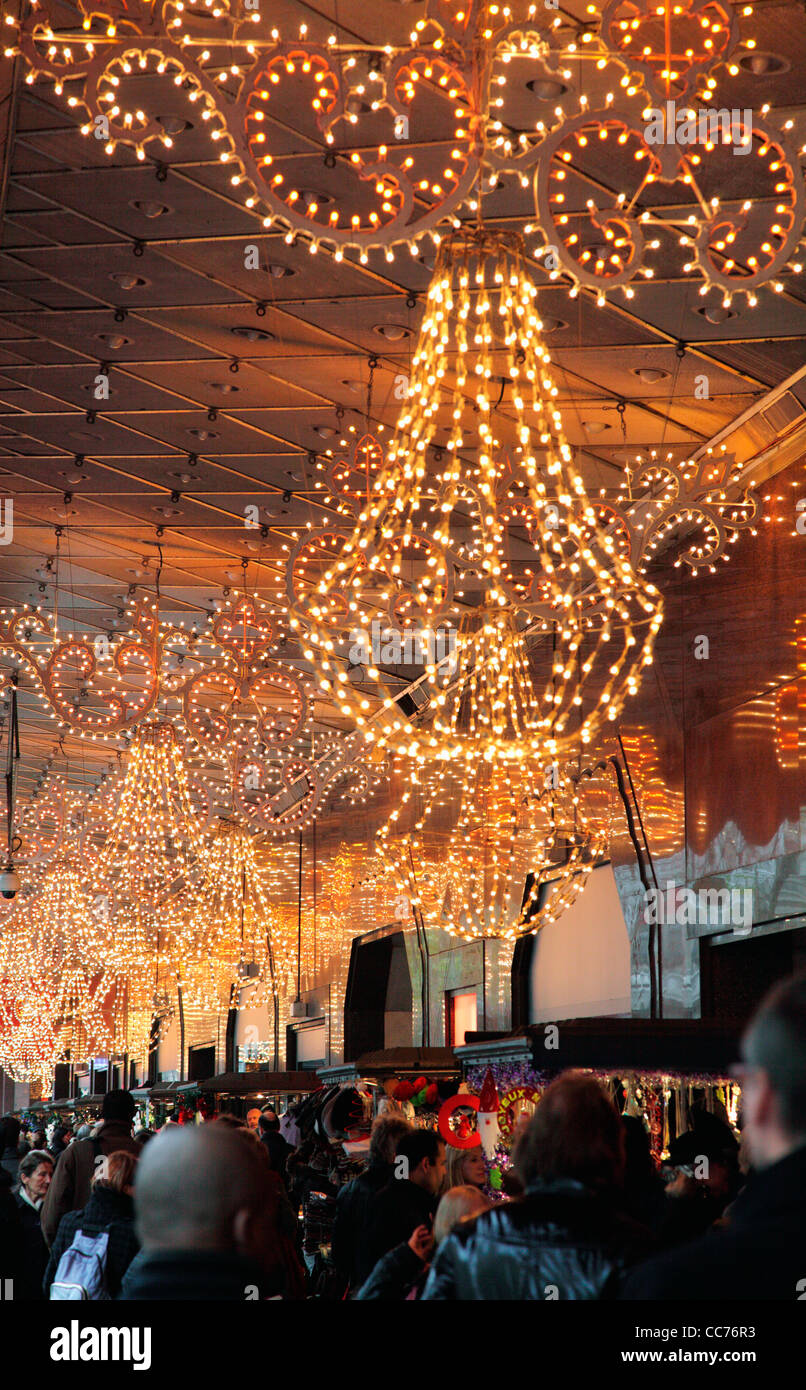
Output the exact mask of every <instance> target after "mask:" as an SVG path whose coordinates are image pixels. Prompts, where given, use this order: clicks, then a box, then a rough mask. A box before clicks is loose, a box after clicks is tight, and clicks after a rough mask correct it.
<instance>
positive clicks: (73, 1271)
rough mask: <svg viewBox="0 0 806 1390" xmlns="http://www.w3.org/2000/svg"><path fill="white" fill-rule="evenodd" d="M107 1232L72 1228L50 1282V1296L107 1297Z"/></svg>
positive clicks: (63, 1297)
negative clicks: (90, 1231) (73, 1229)
mask: <svg viewBox="0 0 806 1390" xmlns="http://www.w3.org/2000/svg"><path fill="white" fill-rule="evenodd" d="M108 1245H109V1232H108V1231H101V1232H100V1234H99V1235H85V1233H84V1232H83V1231H76V1234H75V1235H74V1236H73V1243H72V1245H70V1247H69V1249H67V1250H65V1252H64V1254H63V1255H62V1257H61V1259H60V1260H59V1267H58V1269H57V1270H56V1277H55V1279H54V1280H53V1283H52V1284H51V1286H50V1297H51V1299H61V1300H65V1299H96V1300H97V1299H108V1298H109V1294H108V1292H107V1289H106V1256H107V1247H108Z"/></svg>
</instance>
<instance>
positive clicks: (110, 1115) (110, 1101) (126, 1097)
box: [101, 1091, 137, 1124]
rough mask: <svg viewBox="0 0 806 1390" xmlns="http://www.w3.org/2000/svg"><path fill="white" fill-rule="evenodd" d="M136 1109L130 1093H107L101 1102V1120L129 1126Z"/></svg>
mask: <svg viewBox="0 0 806 1390" xmlns="http://www.w3.org/2000/svg"><path fill="white" fill-rule="evenodd" d="M136 1109H137V1106H136V1105H135V1103H134V1096H133V1095H132V1094H131V1091H107V1093H106V1095H105V1096H104V1098H103V1101H102V1102H101V1119H103V1120H121V1121H122V1122H123V1123H126V1122H128V1123H129V1124H131V1122H132V1120H133V1119H134V1112H135V1110H136Z"/></svg>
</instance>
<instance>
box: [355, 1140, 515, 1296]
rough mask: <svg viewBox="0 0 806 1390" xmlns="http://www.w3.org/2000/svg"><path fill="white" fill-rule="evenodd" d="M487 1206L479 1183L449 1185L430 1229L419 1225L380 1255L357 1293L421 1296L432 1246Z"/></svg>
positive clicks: (486, 1208)
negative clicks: (402, 1241) (401, 1241)
mask: <svg viewBox="0 0 806 1390" xmlns="http://www.w3.org/2000/svg"><path fill="white" fill-rule="evenodd" d="M456 1152H461V1150H456ZM448 1157H449V1158H450V1153H449V1155H448ZM489 1206H490V1203H489V1202H488V1201H487V1198H486V1197H485V1196H484V1195H483V1193H482V1192H480V1191H479V1189H478V1187H475V1186H470V1185H466V1186H456V1187H451V1188H450V1189H449V1190H448V1191H447V1192H446V1193H445V1194H444V1195H443V1197H442V1198H441V1199H440V1203H439V1206H438V1207H437V1214H436V1216H435V1217H434V1230H433V1233H432V1232H431V1231H429V1229H428V1227H427V1226H418V1227H417V1229H416V1231H414V1233H413V1234H412V1235H411V1237H410V1238H409V1240H407V1241H405V1242H404V1243H403V1244H401V1245H396V1246H395V1248H394V1250H389V1251H388V1252H387V1254H386V1255H382V1256H381V1258H380V1260H379V1261H378V1263H377V1264H376V1266H375V1268H374V1269H373V1271H372V1273H371V1274H370V1276H369V1278H368V1279H367V1281H366V1283H365V1284H364V1285H363V1287H362V1288H361V1289H360V1290H359V1292H358V1293H357V1295H356V1297H357V1298H358V1299H360V1300H361V1301H362V1302H365V1301H367V1300H368V1299H399V1300H400V1299H414V1298H420V1297H421V1295H422V1290H423V1286H424V1284H425V1280H426V1276H427V1274H428V1270H429V1263H428V1262H429V1260H430V1259H431V1256H432V1254H433V1252H434V1250H438V1249H439V1247H440V1245H441V1244H442V1242H443V1240H445V1238H446V1237H447V1236H449V1235H450V1233H451V1231H452V1230H454V1229H455V1227H457V1226H458V1225H460V1223H461V1222H463V1221H469V1220H471V1219H472V1218H473V1217H474V1216H479V1215H480V1213H481V1212H483V1211H488V1210H489Z"/></svg>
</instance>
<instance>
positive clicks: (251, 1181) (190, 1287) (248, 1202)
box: [121, 1124, 283, 1302]
mask: <svg viewBox="0 0 806 1390" xmlns="http://www.w3.org/2000/svg"><path fill="white" fill-rule="evenodd" d="M269 1177H270V1173H269V1170H268V1168H267V1167H266V1164H265V1160H264V1159H262V1158H261V1156H260V1154H259V1153H258V1152H257V1146H256V1145H253V1143H252V1141H251V1140H245V1139H243V1138H242V1137H240V1135H239V1133H238V1132H234V1131H230V1130H229V1129H228V1128H227V1127H226V1126H223V1125H215V1124H210V1125H182V1126H177V1127H176V1128H175V1129H174V1128H172V1129H170V1130H168V1131H166V1132H164V1133H161V1134H159V1135H157V1138H156V1139H155V1140H154V1141H153V1142H152V1143H150V1144H149V1145H148V1146H147V1147H146V1149H145V1151H144V1152H143V1155H142V1158H141V1159H140V1163H139V1165H138V1170H137V1177H136V1180H135V1185H134V1206H135V1213H136V1229H137V1233H138V1235H139V1238H140V1242H141V1244H142V1247H143V1248H142V1251H141V1253H140V1254H139V1255H138V1256H137V1258H136V1259H135V1260H134V1261H133V1263H132V1264H131V1266H130V1267H129V1270H128V1273H127V1274H126V1277H125V1279H124V1281H123V1290H122V1293H121V1297H122V1298H124V1299H135V1300H143V1299H161V1300H165V1299H168V1300H177V1299H188V1300H193V1301H198V1300H201V1301H218V1300H227V1301H239V1302H240V1301H242V1300H244V1299H246V1300H250V1299H253V1298H259V1297H264V1296H266V1295H267V1294H275V1293H277V1292H282V1286H283V1273H282V1269H281V1266H280V1258H279V1252H278V1249H277V1244H276V1240H275V1238H274V1233H275V1230H276V1213H275V1210H274V1203H273V1201H272V1190H271V1185H270V1183H269Z"/></svg>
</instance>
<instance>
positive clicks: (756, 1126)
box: [740, 975, 806, 1168]
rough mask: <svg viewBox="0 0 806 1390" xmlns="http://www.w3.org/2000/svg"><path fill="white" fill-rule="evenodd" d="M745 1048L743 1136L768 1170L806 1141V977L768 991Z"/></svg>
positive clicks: (760, 1165)
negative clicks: (771, 1165)
mask: <svg viewBox="0 0 806 1390" xmlns="http://www.w3.org/2000/svg"><path fill="white" fill-rule="evenodd" d="M741 1052H742V1062H743V1065H742V1067H741V1068H740V1072H741V1082H742V1132H743V1137H744V1140H745V1143H746V1145H747V1148H748V1150H749V1153H750V1158H751V1161H752V1163H753V1164H754V1165H755V1167H757V1168H765V1167H767V1165H768V1164H770V1163H775V1162H777V1160H778V1159H779V1158H785V1157H786V1155H787V1154H788V1153H791V1152H792V1150H793V1149H797V1148H799V1147H800V1145H801V1144H804V1143H806V975H796V976H794V977H792V978H791V979H789V980H783V981H782V982H781V983H780V984H778V985H776V986H775V987H774V988H773V989H772V990H771V991H770V992H769V994H767V995H766V997H765V998H764V999H763V1000H762V1002H761V1005H760V1006H759V1009H758V1011H757V1013H756V1014H755V1016H754V1017H753V1018H752V1019H751V1021H750V1024H749V1025H748V1027H747V1030H746V1032H745V1035H744V1037H743V1039H742V1048H741Z"/></svg>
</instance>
